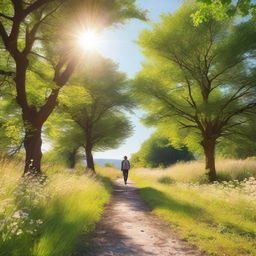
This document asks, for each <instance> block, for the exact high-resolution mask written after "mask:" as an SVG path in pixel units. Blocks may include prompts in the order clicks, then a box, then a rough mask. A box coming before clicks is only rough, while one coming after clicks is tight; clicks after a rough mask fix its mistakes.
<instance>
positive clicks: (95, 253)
mask: <svg viewBox="0 0 256 256" xmlns="http://www.w3.org/2000/svg"><path fill="white" fill-rule="evenodd" d="M91 239H92V241H91V243H92V244H93V249H92V250H91V251H90V252H88V251H87V252H84V253H82V252H81V253H79V256H85V255H86V256H110V255H111V256H132V255H138V256H144V255H158V256H167V255H168V256H169V255H175V256H184V255H187V256H202V255H205V254H203V253H201V252H199V251H198V250H197V249H196V248H194V247H193V246H191V245H189V244H188V243H187V242H186V241H184V240H181V239H179V238H178V235H177V233H176V232H175V231H174V230H172V229H171V228H170V227H169V226H168V225H167V224H166V223H165V222H164V221H163V220H161V219H160V218H159V217H157V216H156V215H154V214H152V213H151V211H150V209H149V207H148V206H147V205H146V204H145V203H144V202H143V201H142V199H141V198H140V197H139V195H138V190H137V189H136V188H135V186H134V184H133V183H131V182H129V183H128V185H127V186H125V185H123V181H122V180H121V179H119V180H117V182H116V183H115V184H114V194H113V197H112V200H111V202H110V204H109V205H108V206H107V209H106V211H105V213H104V214H103V217H102V220H101V221H100V222H99V223H98V224H97V226H96V230H95V233H94V234H93V236H92V238H91Z"/></svg>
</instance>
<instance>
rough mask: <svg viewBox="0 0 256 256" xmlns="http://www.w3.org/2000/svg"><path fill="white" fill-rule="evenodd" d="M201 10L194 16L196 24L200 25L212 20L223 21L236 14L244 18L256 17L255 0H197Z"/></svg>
mask: <svg viewBox="0 0 256 256" xmlns="http://www.w3.org/2000/svg"><path fill="white" fill-rule="evenodd" d="M197 2H198V3H200V9H199V10H197V11H196V12H195V13H194V14H193V15H192V17H193V19H194V22H195V24H197V25H198V24H200V23H202V22H204V21H207V20H209V19H211V18H214V19H216V20H223V19H227V18H231V17H233V16H234V15H236V14H239V15H241V16H242V17H245V16H251V17H253V18H255V17H256V3H255V1H254V0H236V1H232V0H197Z"/></svg>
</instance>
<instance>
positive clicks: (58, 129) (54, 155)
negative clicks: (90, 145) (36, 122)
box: [46, 113, 84, 169]
mask: <svg viewBox="0 0 256 256" xmlns="http://www.w3.org/2000/svg"><path fill="white" fill-rule="evenodd" d="M58 114H59V113H58ZM55 116H57V114H56V113H55ZM51 119H52V118H50V122H52V121H53V120H51ZM54 120H55V119H54ZM56 121H57V123H55V124H54V127H51V128H50V130H51V132H49V131H47V133H48V134H47V137H48V138H49V139H50V142H51V147H52V149H51V150H50V151H49V152H47V155H48V157H47V158H48V159H52V160H55V161H57V162H61V163H62V164H63V165H65V166H67V167H68V168H70V169H73V168H75V165H76V163H77V161H79V160H80V159H82V155H81V153H80V149H81V147H82V146H83V144H84V141H83V140H84V134H83V131H82V129H81V128H80V127H79V126H78V125H77V124H76V123H75V122H73V121H72V120H70V118H69V117H66V118H63V119H62V120H61V121H60V120H56ZM46 126H52V123H50V124H47V125H46ZM48 129H49V128H48ZM48 129H47V130H48ZM53 130H54V132H53Z"/></svg>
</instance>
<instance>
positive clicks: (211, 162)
mask: <svg viewBox="0 0 256 256" xmlns="http://www.w3.org/2000/svg"><path fill="white" fill-rule="evenodd" d="M202 145H203V148H204V154H205V170H206V171H207V174H208V177H209V181H211V182H212V181H215V180H216V179H217V173H216V168H215V146H216V140H214V139H204V140H203V142H202Z"/></svg>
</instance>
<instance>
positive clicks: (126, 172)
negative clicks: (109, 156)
mask: <svg viewBox="0 0 256 256" xmlns="http://www.w3.org/2000/svg"><path fill="white" fill-rule="evenodd" d="M128 172H129V170H123V175H124V183H125V184H127V179H128Z"/></svg>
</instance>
